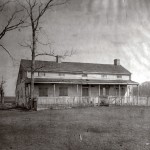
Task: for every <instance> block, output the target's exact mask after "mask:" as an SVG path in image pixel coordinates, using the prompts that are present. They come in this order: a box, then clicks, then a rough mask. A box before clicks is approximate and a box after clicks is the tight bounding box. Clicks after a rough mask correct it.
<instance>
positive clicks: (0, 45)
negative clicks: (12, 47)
mask: <svg viewBox="0 0 150 150" xmlns="http://www.w3.org/2000/svg"><path fill="white" fill-rule="evenodd" d="M0 47H2V48H3V49H4V50H5V52H6V53H7V54H8V55H9V56H10V58H11V59H12V60H14V58H13V57H12V55H11V54H10V52H9V50H7V49H6V48H5V47H4V46H3V45H2V44H0Z"/></svg>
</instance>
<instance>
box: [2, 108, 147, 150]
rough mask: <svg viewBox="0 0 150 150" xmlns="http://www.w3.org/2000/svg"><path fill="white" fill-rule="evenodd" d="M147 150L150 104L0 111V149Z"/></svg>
mask: <svg viewBox="0 0 150 150" xmlns="http://www.w3.org/2000/svg"><path fill="white" fill-rule="evenodd" d="M10 149H13V150H83V149H84V150H149V149H150V107H129V106H128V107H127V106H124V107H119V106H118V107H114V106H112V107H95V108H94V107H93V108H92V107H90V108H79V109H77V108H76V109H64V110H45V111H39V112H33V111H32V112H31V111H29V112H25V111H21V110H3V111H2V110H1V111H0V150H10Z"/></svg>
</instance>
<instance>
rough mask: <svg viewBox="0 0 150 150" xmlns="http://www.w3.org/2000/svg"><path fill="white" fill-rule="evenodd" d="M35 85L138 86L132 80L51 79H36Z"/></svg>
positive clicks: (27, 81)
mask: <svg viewBox="0 0 150 150" xmlns="http://www.w3.org/2000/svg"><path fill="white" fill-rule="evenodd" d="M30 81H31V79H29V78H28V79H27V80H26V83H30ZM34 82H35V83H64V84H111V85H112V84H124V85H138V83H137V82H134V81H132V80H87V79H49V78H35V79H34Z"/></svg>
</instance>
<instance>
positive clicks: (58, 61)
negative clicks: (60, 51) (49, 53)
mask: <svg viewBox="0 0 150 150" xmlns="http://www.w3.org/2000/svg"><path fill="white" fill-rule="evenodd" d="M56 62H57V63H61V56H59V55H57V56H56Z"/></svg>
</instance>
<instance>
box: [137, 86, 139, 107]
mask: <svg viewBox="0 0 150 150" xmlns="http://www.w3.org/2000/svg"><path fill="white" fill-rule="evenodd" d="M138 103H139V85H137V105H138Z"/></svg>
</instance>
